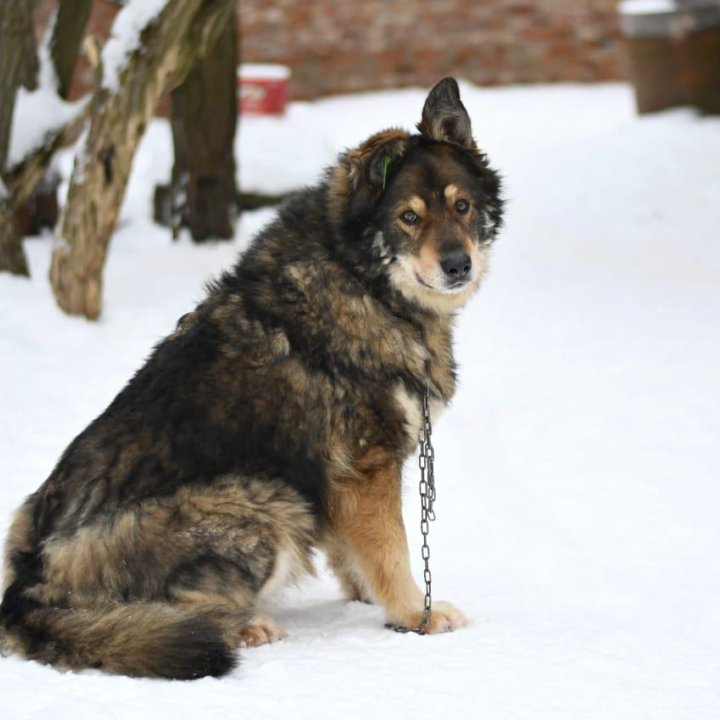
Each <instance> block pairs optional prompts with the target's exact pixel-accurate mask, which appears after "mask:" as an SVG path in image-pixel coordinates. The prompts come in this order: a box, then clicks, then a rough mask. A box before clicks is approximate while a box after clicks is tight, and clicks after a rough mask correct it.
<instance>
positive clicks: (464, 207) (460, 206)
mask: <svg viewBox="0 0 720 720" xmlns="http://www.w3.org/2000/svg"><path fill="white" fill-rule="evenodd" d="M455 209H456V210H457V211H458V212H459V213H460V214H461V215H463V214H464V213H466V212H467V211H468V210H469V209H470V203H469V202H468V201H467V200H456V201H455Z"/></svg>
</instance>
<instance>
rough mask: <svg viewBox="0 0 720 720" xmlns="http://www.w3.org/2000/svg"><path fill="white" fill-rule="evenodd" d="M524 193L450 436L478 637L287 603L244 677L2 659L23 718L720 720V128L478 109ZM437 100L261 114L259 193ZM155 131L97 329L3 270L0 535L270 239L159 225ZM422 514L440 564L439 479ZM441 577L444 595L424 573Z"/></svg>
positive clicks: (455, 549) (605, 95) (454, 499)
mask: <svg viewBox="0 0 720 720" xmlns="http://www.w3.org/2000/svg"><path fill="white" fill-rule="evenodd" d="M462 91H463V97H464V101H465V103H466V105H467V107H468V109H469V111H470V114H471V116H472V117H473V120H474V127H475V134H476V137H477V138H478V140H479V142H480V144H481V145H482V146H483V147H484V148H485V149H486V150H487V151H488V153H489V154H490V157H491V158H492V160H493V162H494V163H495V165H497V166H498V167H499V168H501V169H502V171H503V172H504V175H505V178H506V186H507V197H508V200H509V203H508V212H507V227H506V229H505V230H504V232H503V233H502V234H501V237H500V239H499V240H498V243H497V245H496V247H495V250H494V256H493V262H492V267H491V272H490V274H489V276H488V278H487V281H486V283H485V285H484V287H483V288H482V290H481V292H480V294H479V296H478V297H477V298H476V299H475V300H473V302H472V303H471V304H470V306H469V307H468V308H467V309H466V310H465V311H464V313H463V315H462V317H461V319H460V321H459V323H458V331H457V351H458V356H459V360H460V365H461V384H460V390H459V393H458V396H457V399H456V401H455V403H454V405H453V407H452V408H451V409H450V410H449V411H447V413H446V414H445V415H444V416H443V418H442V420H441V422H439V423H438V425H437V428H436V430H435V447H436V454H437V463H436V473H437V485H438V502H437V506H436V508H437V512H438V520H437V522H436V523H435V524H434V525H433V526H432V531H431V544H432V569H433V578H434V589H435V593H436V596H437V597H438V598H445V599H448V600H452V601H453V602H455V603H456V604H457V605H458V606H459V607H461V608H462V609H463V610H464V611H465V612H466V613H467V614H468V615H469V616H470V617H471V618H473V620H474V623H473V624H472V625H471V626H470V627H468V628H467V629H463V630H461V631H458V632H457V633H454V634H450V635H443V636H433V637H416V636H414V635H411V636H401V635H397V634H394V633H392V632H389V631H387V630H385V629H383V627H382V618H381V613H380V611H379V610H378V609H377V608H374V607H369V606H365V605H360V604H345V603H344V602H342V600H341V599H340V596H339V593H338V590H337V588H336V585H335V583H334V581H333V579H332V578H331V577H330V576H328V575H327V573H326V572H325V571H324V569H323V568H322V563H321V562H319V568H320V571H319V574H318V577H317V578H315V579H308V580H307V582H305V583H303V585H302V587H300V588H298V589H293V590H290V591H288V592H287V593H286V594H285V596H284V597H283V598H281V599H280V600H279V601H278V602H277V608H276V610H275V615H276V616H277V618H278V619H279V620H280V621H281V622H282V623H283V624H284V625H285V627H286V628H287V630H288V631H289V632H290V636H289V637H288V638H287V640H285V641H283V642H282V643H279V644H275V645H272V646H266V647H261V648H257V649H252V650H247V651H245V652H244V653H243V656H244V657H243V663H242V666H241V667H240V668H239V669H238V670H237V671H236V672H235V673H233V674H232V675H231V676H229V677H227V678H225V679H222V680H213V679H204V680H200V681H197V682H193V683H170V682H164V681H150V680H131V679H128V678H122V677H109V676H105V675H102V674H99V673H95V672H86V673H81V674H71V673H67V674H62V673H59V672H57V671H55V670H53V669H50V668H47V667H42V666H40V665H37V664H35V663H28V662H24V661H21V660H18V659H16V658H5V659H0V698H1V700H0V714H2V717H3V718H7V719H8V720H19V719H20V718H43V720H45V719H46V718H53V720H64V719H66V718H67V719H70V718H72V720H84V719H85V718H87V719H88V720H90V719H92V720H97V718H103V719H106V718H107V719H111V718H118V719H120V718H122V719H125V718H128V719H130V718H132V719H133V720H138V719H143V718H148V719H152V720H158V719H163V718H173V719H174V720H180V719H183V718H198V717H218V718H220V717H222V718H232V717H243V718H251V719H252V720H258V719H263V718H284V717H292V718H296V719H298V720H299V719H301V718H313V719H314V720H317V719H318V718H336V717H339V718H369V717H373V718H379V719H380V718H393V720H399V719H400V718H487V719H490V720H495V719H499V718H507V719H515V718H520V719H525V718H528V719H532V720H538V719H543V718H548V719H552V720H563V719H568V720H578V719H579V718H598V719H602V720H610V719H612V720H624V719H627V720H639V719H640V718H652V720H661V719H667V720H681V719H683V718H687V719H692V720H701V719H704V718H707V719H712V720H716V719H717V718H718V717H720V519H719V517H720V515H719V511H720V120H718V119H717V118H716V119H702V118H698V117H696V116H694V115H693V114H692V113H691V112H690V111H673V112H668V113H664V114H661V115H657V116H653V117H647V118H643V119H639V118H637V117H635V115H634V110H633V102H632V95H631V91H630V89H629V88H628V87H626V86H624V85H605V86H595V87H576V86H555V87H533V88H504V89H493V90H480V89H477V88H474V87H472V86H469V85H463V86H462ZM423 99H424V92H422V91H420V90H407V91H399V92H388V93H377V94H372V95H364V96H356V97H343V98H336V99H330V100H326V101H323V102H318V103H315V104H294V105H292V106H291V108H290V111H289V114H288V116H287V117H286V118H285V119H283V120H270V119H265V120H260V119H246V120H244V121H243V124H242V128H241V139H240V144H239V150H240V153H239V154H240V164H241V176H242V181H243V185H244V187H245V188H246V189H251V188H253V189H264V190H270V191H277V190H283V189H287V188H290V187H294V186H297V185H298V184H302V183H308V182H311V181H312V180H313V178H314V177H315V176H316V175H317V174H318V172H319V171H320V170H321V168H322V167H323V166H324V165H325V164H327V163H328V162H330V161H331V160H332V158H333V156H334V155H335V153H336V152H337V150H339V149H340V148H341V147H342V146H344V145H351V144H353V143H355V142H357V141H359V140H361V139H362V138H363V137H365V136H366V135H368V134H369V133H370V132H372V131H374V130H377V129H379V128H381V127H383V126H387V125H405V126H411V125H413V124H414V123H415V122H416V121H417V119H418V116H419V112H420V108H421V106H422V102H423ZM169 167H170V140H169V135H168V130H167V127H166V126H165V125H164V124H162V123H160V122H158V123H155V124H153V125H152V126H151V127H150V130H149V132H148V135H147V137H146V139H145V141H144V143H143V145H142V149H141V152H140V155H139V157H138V160H137V163H136V166H135V171H134V174H133V178H132V183H131V187H130V189H129V193H128V196H127V200H126V204H125V208H124V211H123V217H122V222H121V226H120V227H119V229H118V231H117V233H116V236H115V238H114V239H113V244H112V249H111V253H110V257H109V261H108V265H107V272H106V294H105V307H104V312H103V317H102V319H101V321H100V322H99V323H89V322H86V321H83V320H79V319H72V318H68V317H66V316H64V315H63V314H62V313H60V312H59V311H58V310H57V309H56V307H55V305H54V303H53V300H52V296H51V292H50V288H49V285H48V282H47V271H48V267H49V254H50V245H51V241H50V239H49V238H47V237H44V238H39V239H32V240H30V241H28V242H27V243H26V247H27V251H28V254H29V258H30V263H31V267H32V273H33V279H32V280H31V281H27V280H23V279H19V278H13V277H9V276H7V275H2V276H0V399H1V400H0V402H1V406H0V478H1V482H2V493H1V494H0V531H1V532H2V533H3V535H4V533H5V530H6V528H7V522H8V518H9V515H10V512H11V511H12V510H13V508H15V507H16V506H17V505H18V504H19V503H20V501H21V500H22V499H23V497H24V496H25V495H26V494H28V493H29V492H31V491H32V490H33V489H34V488H36V487H37V485H38V484H39V483H40V482H41V481H42V480H43V479H44V478H45V476H46V475H47V473H48V472H49V470H50V469H51V466H52V465H53V463H54V462H55V460H56V459H57V457H58V456H59V454H60V453H61V451H62V450H63V449H64V447H65V446H66V445H67V443H68V442H69V441H70V440H71V439H72V438H73V436H74V435H75V434H76V433H77V432H79V431H80V430H81V429H82V428H83V427H84V426H85V425H86V424H87V423H88V421H89V420H90V419H91V418H92V417H94V416H95V415H96V414H97V413H99V412H100V411H101V410H102V409H103V408H104V406H105V405H106V404H107V403H108V402H109V401H110V400H111V398H112V397H113V396H114V394H115V393H116V392H117V391H118V390H119V388H120V387H121V386H122V385H123V383H124V382H125V381H126V380H127V378H128V377H129V375H130V374H131V373H132V372H133V371H134V370H135V369H136V368H137V367H138V366H139V365H140V364H141V363H142V361H143V358H144V357H145V356H146V355H147V353H148V351H149V349H150V347H151V346H152V344H153V343H154V342H156V341H157V340H158V339H159V338H160V337H161V336H163V335H164V334H166V333H168V332H169V331H171V330H172V328H173V327H174V323H175V320H176V319H177V318H178V317H179V315H181V314H182V313H183V312H185V311H187V310H188V309H190V308H191V307H192V306H193V303H194V302H195V301H197V300H198V299H199V298H201V297H202V295H203V290H202V287H203V283H204V281H205V280H206V279H207V278H208V277H209V276H210V275H212V274H213V273H216V272H217V271H219V270H220V269H221V268H223V267H225V266H227V265H229V264H230V263H231V262H232V261H233V258H234V257H235V255H236V254H237V253H238V251H240V250H241V249H242V248H243V247H245V245H246V243H247V242H248V240H249V238H250V237H251V236H252V234H253V233H254V232H256V230H257V229H258V228H259V227H260V226H261V225H262V224H263V223H264V222H266V221H267V219H268V218H269V217H270V216H271V213H270V212H269V211H261V212H258V213H254V214H248V215H246V216H244V217H243V218H242V220H241V222H240V223H239V225H238V232H237V238H236V240H235V242H234V243H225V244H217V245H204V246H195V245H193V244H191V243H190V241H189V240H188V239H187V238H183V239H181V241H180V242H179V243H176V244H173V243H172V242H171V240H170V238H169V235H168V233H167V232H166V231H164V230H162V229H160V228H158V227H155V226H154V225H153V224H152V223H151V222H150V220H149V219H148V215H149V212H150V197H151V189H152V185H153V184H154V183H155V182H156V181H158V180H164V179H165V178H166V177H167V176H168V174H169ZM406 477H407V485H408V491H407V493H406V509H407V519H408V525H409V529H410V541H411V545H412V547H413V551H414V552H413V559H414V563H415V568H416V570H418V571H419V567H420V558H419V530H418V529H417V521H418V516H419V512H418V501H417V499H416V492H415V489H414V488H415V485H416V473H415V470H414V464H413V465H411V466H409V467H408V468H407V471H406ZM418 575H419V572H418Z"/></svg>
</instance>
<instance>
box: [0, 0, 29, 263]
mask: <svg viewBox="0 0 720 720" xmlns="http://www.w3.org/2000/svg"><path fill="white" fill-rule="evenodd" d="M36 76H37V55H36V52H35V37H34V35H33V28H32V5H31V3H30V0H2V2H0V173H1V172H2V171H3V170H4V169H5V164H6V163H7V158H8V153H9V150H10V132H11V130H12V119H13V112H14V110H15V95H16V93H17V89H18V87H19V86H20V85H24V86H25V87H27V88H32V87H34V85H35V78H36ZM0 271H7V272H11V273H13V274H15V275H29V274H30V273H29V270H28V265H27V260H26V258H25V252H24V250H23V247H22V237H21V236H20V233H19V232H18V229H17V226H16V224H15V217H14V206H13V202H12V197H11V196H10V195H9V194H8V193H7V192H2V193H0Z"/></svg>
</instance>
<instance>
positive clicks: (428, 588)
mask: <svg viewBox="0 0 720 720" xmlns="http://www.w3.org/2000/svg"><path fill="white" fill-rule="evenodd" d="M431 435H432V424H431V422H430V391H429V389H428V388H425V392H424V393H423V397H422V424H421V426H420V432H419V437H418V440H419V445H420V451H419V454H418V464H419V465H420V484H419V489H420V532H421V533H422V539H423V541H422V559H423V562H424V563H425V569H424V570H423V579H424V580H425V600H424V604H423V614H422V619H421V620H420V624H419V625H418V626H417V627H406V626H404V625H392V624H388V625H387V627H389V628H392V629H393V630H395V631H396V632H400V633H409V632H414V633H418V634H419V635H422V634H423V633H424V632H425V628H427V626H428V623H429V622H430V613H431V612H432V573H431V572H430V545H429V544H428V535H429V534H430V523H431V522H432V521H433V520H435V509H434V505H435V464H434V463H435V451H434V450H433V446H432V439H431Z"/></svg>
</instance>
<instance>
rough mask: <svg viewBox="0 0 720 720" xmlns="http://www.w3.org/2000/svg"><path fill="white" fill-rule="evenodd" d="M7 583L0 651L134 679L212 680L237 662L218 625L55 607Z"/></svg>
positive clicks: (131, 606) (191, 616)
mask: <svg viewBox="0 0 720 720" xmlns="http://www.w3.org/2000/svg"><path fill="white" fill-rule="evenodd" d="M18 585H19V584H18V583H13V584H12V585H10V587H8V589H7V590H6V592H5V596H4V598H3V601H2V605H0V650H2V651H3V652H4V653H6V652H15V653H18V654H20V655H23V656H25V657H26V658H28V659H29V660H38V661H39V662H43V663H50V664H52V665H55V666H57V667H59V668H63V669H72V670H80V669H83V668H100V669H102V670H105V671H106V672H110V673H119V674H122V675H130V676H134V677H160V678H171V679H178V680H193V679H195V678H200V677H204V676H206V675H211V676H214V677H219V676H221V675H225V674H226V673H228V672H230V671H231V670H232V669H233V667H235V664H236V658H235V654H234V653H233V651H232V649H231V648H230V646H229V645H228V644H227V642H226V641H225V640H224V639H223V634H222V630H221V628H220V626H219V625H218V624H216V623H215V622H213V621H212V620H211V619H209V618H208V617H206V616H204V615H202V614H198V613H191V612H190V611H188V610H185V609H181V608H178V607H176V606H173V605H170V604H167V603H159V602H158V603H127V604H114V605H109V606H106V607H102V608H87V609H79V608H57V607H49V606H46V605H43V604H42V603H39V602H37V601H36V600H33V599H32V598H29V597H27V596H26V595H25V593H24V592H23V589H22V588H21V587H19V586H18Z"/></svg>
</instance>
